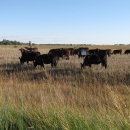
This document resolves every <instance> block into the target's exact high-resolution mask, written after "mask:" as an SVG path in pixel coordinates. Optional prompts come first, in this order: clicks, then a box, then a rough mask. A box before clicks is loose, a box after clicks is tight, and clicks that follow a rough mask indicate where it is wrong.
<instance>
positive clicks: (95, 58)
mask: <svg viewBox="0 0 130 130" xmlns="http://www.w3.org/2000/svg"><path fill="white" fill-rule="evenodd" d="M100 63H101V64H102V66H104V67H105V68H107V54H106V53H99V54H91V55H87V56H86V57H85V59H84V61H83V63H81V69H82V68H84V67H85V66H89V67H91V65H92V64H100Z"/></svg>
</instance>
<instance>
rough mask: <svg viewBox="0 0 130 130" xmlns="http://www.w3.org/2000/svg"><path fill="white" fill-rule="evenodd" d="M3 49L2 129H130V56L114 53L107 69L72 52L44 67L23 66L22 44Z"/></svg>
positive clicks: (0, 79) (0, 84) (0, 85)
mask: <svg viewBox="0 0 130 130" xmlns="http://www.w3.org/2000/svg"><path fill="white" fill-rule="evenodd" d="M40 49H41V50H40V52H42V53H46V52H47V51H48V50H47V49H45V51H44V49H43V48H40ZM0 50H1V51H0V73H1V74H0V129H6V130H10V129H12V130H25V129H35V130H43V129H44V130H62V129H63V130H85V129H86V130H88V129H90V130H91V129H92V130H101V129H103V130H113V129H114V130H122V129H125V130H127V129H128V130H129V129H130V98H129V97H130V55H112V56H111V57H108V68H107V69H105V68H102V67H101V65H98V66H97V65H93V66H92V68H89V67H86V69H84V70H81V69H80V63H81V62H82V59H78V58H77V57H75V59H74V57H71V60H69V61H67V60H60V61H59V63H58V66H57V67H56V68H53V69H51V67H50V65H46V71H44V70H43V69H41V68H40V67H38V68H36V69H34V68H33V65H32V63H30V64H29V66H27V65H26V64H24V65H23V66H22V65H20V64H19V59H18V57H19V56H20V55H21V54H20V52H19V50H18V47H17V48H13V47H12V48H11V47H1V48H0Z"/></svg>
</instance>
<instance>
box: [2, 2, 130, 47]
mask: <svg viewBox="0 0 130 130" xmlns="http://www.w3.org/2000/svg"><path fill="white" fill-rule="evenodd" d="M0 21H1V22H0V30H1V31H0V41H2V40H3V39H7V40H16V41H20V42H29V41H31V42H32V43H36V44H48V43H50V44H56V43H57V44H105V45H106V44H130V0H0Z"/></svg>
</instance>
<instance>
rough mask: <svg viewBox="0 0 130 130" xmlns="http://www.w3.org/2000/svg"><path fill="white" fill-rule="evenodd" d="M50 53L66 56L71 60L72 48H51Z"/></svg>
mask: <svg viewBox="0 0 130 130" xmlns="http://www.w3.org/2000/svg"><path fill="white" fill-rule="evenodd" d="M48 54H53V55H58V56H59V57H62V58H64V57H66V60H69V56H70V49H66V48H60V49H51V50H50V51H49V52H48Z"/></svg>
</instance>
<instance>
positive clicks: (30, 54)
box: [19, 47, 130, 69]
mask: <svg viewBox="0 0 130 130" xmlns="http://www.w3.org/2000/svg"><path fill="white" fill-rule="evenodd" d="M19 50H20V51H21V57H19V59H20V63H21V64H24V62H27V64H28V63H29V61H32V62H33V65H34V68H36V66H37V65H40V66H41V67H43V68H44V69H45V66H44V64H51V67H56V66H57V64H58V61H59V59H60V58H65V59H66V60H69V57H70V56H74V55H77V56H78V58H83V63H81V68H84V67H85V66H89V67H91V65H92V64H100V63H101V65H102V66H104V67H105V68H107V56H109V57H110V56H111V55H112V54H114V55H116V54H120V55H121V54H122V49H119V50H113V51H112V50H111V49H105V50H102V49H98V48H96V49H89V48H87V47H86V48H85V47H84V48H83V47H82V48H58V49H51V50H49V52H48V53H47V54H41V53H40V52H39V51H38V48H37V47H34V48H28V47H25V48H21V49H19ZM124 54H127V55H128V54H130V49H129V50H125V52H124Z"/></svg>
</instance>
